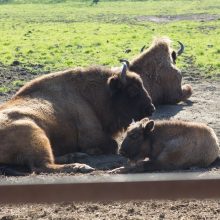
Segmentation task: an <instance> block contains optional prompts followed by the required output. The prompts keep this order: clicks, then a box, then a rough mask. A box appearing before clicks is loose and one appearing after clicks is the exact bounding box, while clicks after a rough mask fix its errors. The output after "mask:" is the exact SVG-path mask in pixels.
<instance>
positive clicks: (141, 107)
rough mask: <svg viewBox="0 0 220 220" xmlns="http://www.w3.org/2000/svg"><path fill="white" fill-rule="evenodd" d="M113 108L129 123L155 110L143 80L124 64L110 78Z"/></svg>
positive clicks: (109, 84)
mask: <svg viewBox="0 0 220 220" xmlns="http://www.w3.org/2000/svg"><path fill="white" fill-rule="evenodd" d="M108 87H109V89H110V94H111V100H112V104H113V109H114V110H115V111H116V115H118V116H119V120H120V121H121V120H124V122H125V121H126V123H123V124H127V125H128V124H129V123H130V122H131V120H132V119H135V120H140V119H142V118H144V117H146V116H150V115H152V113H153V112H154V111H155V108H154V105H153V103H152V100H151V97H150V96H149V94H148V92H147V90H146V89H145V88H144V86H143V82H142V80H141V78H140V76H138V75H137V74H136V73H133V72H130V71H127V65H126V64H123V67H122V71H120V72H117V73H116V74H114V75H112V76H111V77H110V78H109V79H108Z"/></svg>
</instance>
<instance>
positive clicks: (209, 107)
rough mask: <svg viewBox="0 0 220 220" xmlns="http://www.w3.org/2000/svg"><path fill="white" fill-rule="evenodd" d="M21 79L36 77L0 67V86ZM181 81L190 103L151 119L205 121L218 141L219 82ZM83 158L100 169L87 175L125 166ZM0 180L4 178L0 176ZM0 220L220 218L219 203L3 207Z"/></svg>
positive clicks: (216, 168) (215, 169) (113, 159)
mask: <svg viewBox="0 0 220 220" xmlns="http://www.w3.org/2000/svg"><path fill="white" fill-rule="evenodd" d="M8 76H10V77H8ZM22 77H23V78H24V80H28V79H31V78H33V77H35V76H33V75H32V74H31V73H29V72H27V71H25V69H22V68H20V67H4V66H2V65H0V83H1V84H3V83H4V85H6V84H8V85H10V84H11V82H12V81H13V80H15V79H21V78H22ZM184 81H185V82H187V83H190V84H191V85H192V86H193V89H194V93H193V96H192V97H191V98H190V100H188V101H187V102H186V103H180V104H178V105H165V106H160V107H158V108H157V111H156V113H155V114H154V116H153V118H154V119H162V118H178V119H184V120H194V121H199V122H205V123H207V124H208V125H209V126H211V127H212V128H214V130H215V132H216V133H217V136H218V138H220V81H212V80H204V79H202V78H201V77H197V78H195V77H190V76H187V77H185V78H184ZM15 90H16V89H15V88H13V89H12V90H11V91H10V92H8V93H4V94H1V96H0V102H2V101H5V100H7V99H9V98H10V97H11V96H12V95H13V94H14V93H15ZM82 159H83V160H84V162H85V163H87V164H90V165H91V166H93V167H96V168H97V169H100V170H97V171H95V172H93V173H92V174H89V175H94V174H97V175H102V174H104V173H105V172H106V171H105V170H106V169H112V168H115V167H119V166H121V165H122V164H124V163H126V160H125V158H123V157H120V156H117V155H116V156H96V157H87V156H85V157H83V158H82ZM194 171H202V172H204V173H205V172H211V173H220V164H219V162H216V163H215V164H214V165H213V166H211V167H210V168H208V169H202V170H198V169H196V170H195V169H192V170H188V172H194ZM180 172H184V171H180ZM58 175H62V176H66V175H65V174H50V175H48V174H41V175H40V177H42V178H47V176H52V177H53V176H54V177H56V176H58ZM69 175H70V174H69ZM71 175H75V174H71ZM77 175H86V174H77ZM87 175H88V174H87ZM0 178H6V177H4V176H1V177H0ZM18 178H19V179H22V178H24V177H8V178H7V179H8V180H9V181H12V182H13V181H16V180H18ZM25 178H27V177H25ZM134 190H135V189H134ZM158 190H159V189H158ZM0 219H2V220H12V219H89V220H90V219H103V220H104V219H105V220H107V219H220V200H177V201H130V202H108V203H107V202H106V203H103V202H102V203H62V204H31V205H25V204H24V205H2V206H1V207H0Z"/></svg>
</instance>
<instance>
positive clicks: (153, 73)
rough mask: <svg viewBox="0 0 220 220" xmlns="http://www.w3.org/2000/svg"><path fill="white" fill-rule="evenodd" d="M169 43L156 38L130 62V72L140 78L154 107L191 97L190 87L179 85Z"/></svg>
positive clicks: (173, 53)
mask: <svg viewBox="0 0 220 220" xmlns="http://www.w3.org/2000/svg"><path fill="white" fill-rule="evenodd" d="M170 43H171V41H170V40H169V39H168V38H158V39H156V40H155V41H154V42H153V43H152V45H151V47H150V48H149V49H147V50H145V51H144V52H143V53H141V54H140V55H138V56H137V57H136V58H135V59H133V60H132V61H131V62H130V70H131V71H133V72H136V73H137V74H139V75H140V76H141V78H142V80H143V83H144V86H145V88H146V89H147V91H148V92H149V94H150V96H151V98H152V101H153V103H154V104H155V105H158V104H176V103H178V102H180V101H185V100H186V99H188V98H189V97H190V96H191V95H192V88H191V86H190V85H188V84H186V85H183V86H182V85H181V84H182V75H181V72H180V70H179V69H178V68H177V67H176V66H175V61H176V52H175V51H174V50H173V49H172V48H171V46H170Z"/></svg>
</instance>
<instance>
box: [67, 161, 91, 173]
mask: <svg viewBox="0 0 220 220" xmlns="http://www.w3.org/2000/svg"><path fill="white" fill-rule="evenodd" d="M94 170H95V169H94V168H92V167H90V166H88V165H86V164H81V163H74V164H67V165H65V167H64V172H67V173H90V172H92V171H94Z"/></svg>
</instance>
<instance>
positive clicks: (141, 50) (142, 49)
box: [140, 45, 146, 53]
mask: <svg viewBox="0 0 220 220" xmlns="http://www.w3.org/2000/svg"><path fill="white" fill-rule="evenodd" d="M145 47H146V45H144V46H143V47H142V48H141V49H140V53H142V52H143V51H144V49H145Z"/></svg>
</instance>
